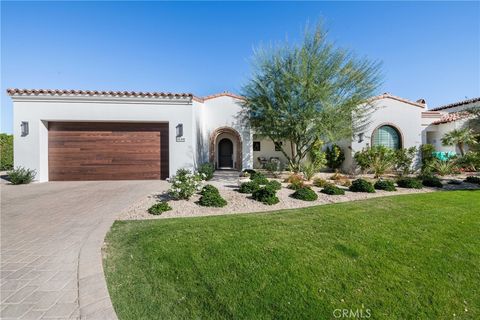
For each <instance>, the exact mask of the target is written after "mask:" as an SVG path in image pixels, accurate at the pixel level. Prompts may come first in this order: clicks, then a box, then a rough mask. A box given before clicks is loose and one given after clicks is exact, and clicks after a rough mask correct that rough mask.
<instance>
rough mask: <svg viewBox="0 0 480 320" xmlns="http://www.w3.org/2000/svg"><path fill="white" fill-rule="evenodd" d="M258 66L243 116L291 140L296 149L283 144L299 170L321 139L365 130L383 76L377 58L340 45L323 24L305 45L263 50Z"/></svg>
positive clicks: (261, 130) (260, 131)
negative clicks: (373, 98)
mask: <svg viewBox="0 0 480 320" xmlns="http://www.w3.org/2000/svg"><path fill="white" fill-rule="evenodd" d="M254 67H255V68H254V72H253V74H252V76H251V78H250V80H249V81H248V83H247V84H246V85H245V86H244V87H243V90H242V91H243V92H242V95H243V96H244V97H245V102H244V119H245V120H246V121H248V123H249V125H250V126H251V128H252V129H253V130H254V132H255V134H257V135H260V136H263V137H266V138H269V139H271V140H272V141H273V142H280V141H288V142H290V147H291V152H289V153H287V152H286V151H285V150H286V147H285V145H282V146H281V147H282V152H283V154H284V155H285V156H286V158H287V159H288V161H289V165H290V166H291V167H292V168H293V169H294V170H298V169H299V166H300V163H301V161H302V160H303V159H304V158H305V157H306V156H307V155H308V154H309V152H310V151H311V149H312V148H313V147H314V146H318V144H319V142H322V143H331V142H334V141H338V140H341V139H345V138H349V137H351V136H352V135H353V134H355V133H356V132H358V131H360V130H362V128H363V127H364V126H365V125H366V124H367V122H368V117H369V114H370V112H369V110H371V109H370V108H368V105H369V103H368V102H369V99H370V98H371V97H372V96H373V95H374V94H375V92H376V90H377V89H378V87H379V85H380V79H381V76H380V64H379V63H378V62H373V61H370V60H368V59H366V58H358V57H356V56H355V55H354V54H353V53H352V52H351V51H348V50H345V49H341V48H338V47H336V46H335V45H334V44H332V43H331V42H329V41H328V40H327V34H326V32H325V31H324V30H323V28H322V27H321V26H320V25H319V26H317V28H316V29H315V30H313V31H309V30H307V31H306V32H305V35H304V38H303V41H302V42H301V44H300V45H297V46H291V45H288V44H284V45H281V46H279V47H276V48H271V49H267V50H258V51H257V52H256V54H255V58H254Z"/></svg>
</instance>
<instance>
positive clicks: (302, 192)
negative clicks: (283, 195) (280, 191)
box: [292, 187, 318, 201]
mask: <svg viewBox="0 0 480 320" xmlns="http://www.w3.org/2000/svg"><path fill="white" fill-rule="evenodd" d="M292 197H293V198H295V199H299V200H303V201H315V200H317V199H318V195H317V193H316V192H315V191H313V190H312V189H310V188H309V187H304V188H300V189H298V190H297V191H295V192H294V193H293V194H292Z"/></svg>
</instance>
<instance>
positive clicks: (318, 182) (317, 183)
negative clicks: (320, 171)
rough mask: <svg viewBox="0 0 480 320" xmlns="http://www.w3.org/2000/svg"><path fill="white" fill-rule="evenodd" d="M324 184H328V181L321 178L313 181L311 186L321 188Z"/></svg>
mask: <svg viewBox="0 0 480 320" xmlns="http://www.w3.org/2000/svg"><path fill="white" fill-rule="evenodd" d="M326 184H328V181H327V180H325V179H322V178H316V179H315V180H313V185H314V186H315V187H319V188H323V187H324V186H325V185H326Z"/></svg>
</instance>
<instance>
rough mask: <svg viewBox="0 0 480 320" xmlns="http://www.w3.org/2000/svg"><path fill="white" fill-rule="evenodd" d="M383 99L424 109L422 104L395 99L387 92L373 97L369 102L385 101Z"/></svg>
mask: <svg viewBox="0 0 480 320" xmlns="http://www.w3.org/2000/svg"><path fill="white" fill-rule="evenodd" d="M385 98H389V99H393V100H397V101H401V102H404V103H408V104H411V105H413V106H416V107H420V108H425V104H424V103H420V102H414V101H411V100H407V99H404V98H401V97H397V96H394V95H392V94H390V93H388V92H385V93H383V94H380V95H378V96H374V97H372V98H370V101H375V100H380V99H385Z"/></svg>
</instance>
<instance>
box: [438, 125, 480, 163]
mask: <svg viewBox="0 0 480 320" xmlns="http://www.w3.org/2000/svg"><path fill="white" fill-rule="evenodd" d="M477 143H478V141H477V137H476V135H475V133H474V132H473V130H472V129H470V128H463V129H455V130H452V131H450V132H448V133H446V134H445V135H444V136H443V138H442V144H443V145H445V146H456V147H458V150H460V154H461V155H462V156H463V155H464V154H465V152H464V150H465V146H466V145H475V144H477Z"/></svg>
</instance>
